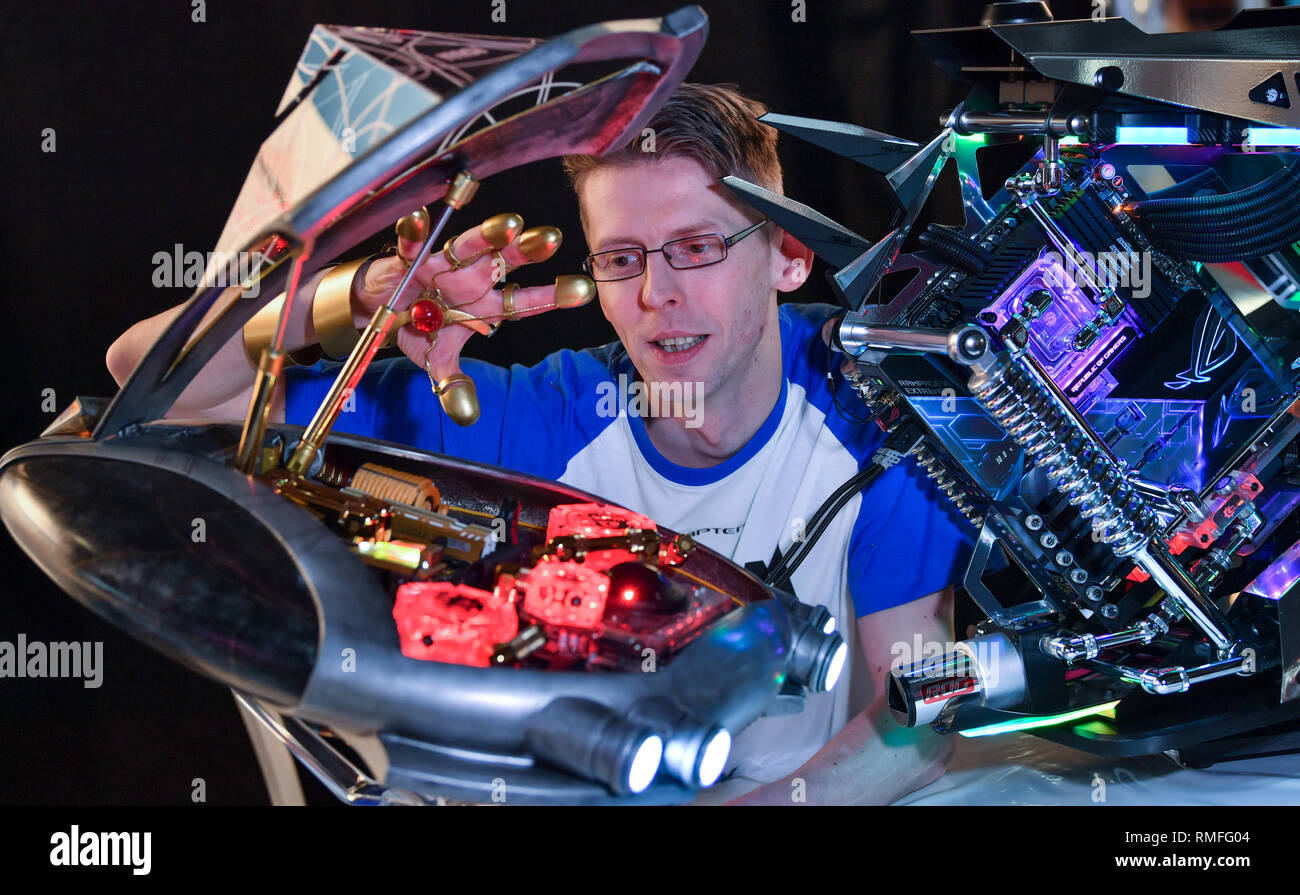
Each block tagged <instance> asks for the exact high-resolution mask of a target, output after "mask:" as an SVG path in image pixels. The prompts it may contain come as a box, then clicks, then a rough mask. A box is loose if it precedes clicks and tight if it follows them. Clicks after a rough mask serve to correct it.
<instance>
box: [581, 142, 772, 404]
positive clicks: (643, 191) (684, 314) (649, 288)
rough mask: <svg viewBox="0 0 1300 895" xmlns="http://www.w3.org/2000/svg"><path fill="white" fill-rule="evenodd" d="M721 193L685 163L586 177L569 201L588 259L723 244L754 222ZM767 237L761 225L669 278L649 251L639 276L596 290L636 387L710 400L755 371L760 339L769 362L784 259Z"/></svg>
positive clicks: (608, 169) (618, 168) (604, 170)
mask: <svg viewBox="0 0 1300 895" xmlns="http://www.w3.org/2000/svg"><path fill="white" fill-rule="evenodd" d="M725 190H726V188H725V187H723V186H721V185H719V184H717V183H716V182H715V181H714V180H713V179H712V178H711V177H710V176H709V175H708V173H707V172H706V171H705V169H704V167H703V166H702V165H700V163H699V162H697V161H695V160H694V159H689V158H680V157H678V158H667V159H662V160H654V161H647V162H644V163H640V162H638V163H635V164H629V165H610V166H602V167H598V168H595V169H593V170H592V171H591V172H589V173H588V174H587V176H586V177H585V178H584V180H583V182H582V187H581V190H580V193H579V201H580V202H581V204H582V210H583V219H584V224H585V229H586V235H587V244H588V246H589V251H591V252H593V253H594V252H603V251H608V250H610V249H620V248H628V247H632V246H639V247H641V248H645V249H658V248H660V247H661V246H662V245H663V244H664V243H665V242H670V241H672V240H675V239H681V238H683V237H686V236H696V235H700V234H704V233H717V234H720V235H722V236H732V235H734V234H736V233H737V232H739V231H741V230H744V229H745V228H746V227H748V226H750V225H751V224H753V223H756V222H757V220H759V219H758V218H757V217H756V216H755V215H754V213H753V212H752V211H749V212H748V213H747V212H746V211H743V210H742V209H741V208H740V207H739V206H738V205H736V204H733V202H732V201H730V200H729V199H727V198H724V197H723V193H724V192H725ZM773 231H774V232H776V233H779V232H780V231H776V230H775V227H774V225H772V224H767V225H765V226H764V227H763V228H762V229H760V230H759V231H757V232H756V233H753V234H751V235H749V236H747V237H746V238H744V239H742V240H741V241H739V242H737V243H736V244H735V245H733V246H732V247H731V248H729V249H728V250H727V258H726V260H724V261H722V262H720V263H717V264H712V265H709V266H707V267H700V268H694V269H690V270H675V269H673V268H671V267H669V266H668V262H667V260H665V258H664V256H663V254H662V253H659V252H656V253H655V254H650V255H647V256H646V268H645V272H644V273H642V274H641V275H640V276H638V277H634V278H632V279H627V280H618V281H614V282H606V283H599V284H598V290H599V294H600V305H601V309H602V310H603V311H604V312H605V316H606V317H607V318H608V319H609V322H610V323H611V324H613V326H614V330H615V332H617V333H618V337H619V339H620V340H621V341H622V343H623V346H624V347H625V348H626V349H627V352H628V355H629V356H630V357H631V359H632V363H633V364H634V365H635V366H636V368H637V370H638V371H639V372H640V374H641V377H642V378H643V379H645V380H646V381H647V382H663V381H670V382H671V381H680V382H699V383H703V389H704V394H705V395H715V396H716V395H718V394H720V393H721V394H726V393H727V387H728V385H733V386H734V384H735V383H736V382H737V381H738V380H739V379H741V378H743V377H744V376H746V375H748V374H749V373H751V372H753V371H754V370H755V367H756V364H757V362H758V360H759V358H758V354H759V351H758V349H759V346H760V344H764V339H765V338H766V339H769V340H770V339H775V340H776V345H777V346H778V351H777V357H778V359H779V356H780V355H779V344H780V343H779V334H778V333H777V332H776V331H775V327H776V325H777V323H776V321H777V317H776V297H775V296H776V291H775V290H776V289H777V288H779V287H780V286H781V281H782V277H783V271H785V270H786V268H787V259H786V258H785V257H784V256H783V255H782V254H781V252H780V251H779V250H778V248H777V246H776V245H774V243H775V242H776V241H777V240H775V239H774V238H773ZM796 285H797V284H796ZM785 288H793V287H792V286H786V287H785ZM665 340H674V341H672V342H667V343H666V342H665ZM683 340H686V341H683ZM767 344H771V343H770V342H769V343H767Z"/></svg>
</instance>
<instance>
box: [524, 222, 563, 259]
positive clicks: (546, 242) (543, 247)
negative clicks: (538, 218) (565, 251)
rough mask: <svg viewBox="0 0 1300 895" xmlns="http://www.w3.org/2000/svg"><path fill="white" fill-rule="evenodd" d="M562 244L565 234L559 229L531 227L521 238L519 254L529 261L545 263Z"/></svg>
mask: <svg viewBox="0 0 1300 895" xmlns="http://www.w3.org/2000/svg"><path fill="white" fill-rule="evenodd" d="M562 242H564V234H563V233H561V232H560V228H559V227H530V228H528V229H527V230H525V231H524V232H523V233H522V234H520V236H519V253H520V254H521V255H523V256H524V257H525V258H527V259H528V260H529V261H545V260H546V259H547V258H549V257H551V256H552V255H554V254H555V252H556V250H557V249H559V247H560V243H562Z"/></svg>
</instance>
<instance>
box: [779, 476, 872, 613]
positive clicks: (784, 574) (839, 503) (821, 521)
mask: <svg viewBox="0 0 1300 895" xmlns="http://www.w3.org/2000/svg"><path fill="white" fill-rule="evenodd" d="M884 471H885V467H883V466H881V465H880V464H879V463H876V462H874V461H873V462H872V463H871V464H870V465H869V466H867V467H866V468H865V469H862V470H860V471H858V472H857V473H855V474H854V475H853V477H852V478H850V479H849V480H848V481H846V482H845V483H844V484H843V485H840V486H839V487H838V488H836V489H835V491H834V493H832V494H831V496H830V497H828V498H826V500H825V501H824V502H823V503H822V505H821V506H820V507H818V508H817V512H815V513H813V515H812V518H811V519H809V520H808V525H807V526H806V527H805V529H804V538H803V540H802V541H801V542H800V543H799V546H798V547H797V548H795V549H792V550H791V551H790V552H789V553H787V554H786V555H785V556H784V557H782V558H781V561H780V562H778V563H777V564H776V565H775V566H773V567H772V568H771V569H770V570H769V571H768V573H767V577H766V578H765V579H764V583H765V584H767V585H769V586H771V587H786V586H788V585H789V583H790V576H791V575H793V574H794V572H795V570H796V569H797V568H799V565H800V563H802V562H803V561H804V559H805V558H807V556H808V554H809V553H810V552H811V551H812V548H813V546H814V545H815V544H816V543H817V539H818V538H820V537H821V536H822V533H823V532H824V531H825V530H826V527H827V526H828V525H830V522H831V520H832V519H833V518H835V515H836V514H837V513H838V512H839V511H840V510H841V509H843V508H844V505H845V504H846V503H848V502H849V501H850V500H852V499H853V496H854V495H855V494H857V493H858V492H859V491H861V490H862V489H864V488H866V487H867V486H868V485H870V484H871V483H872V482H874V481H875V480H876V477H877V476H878V475H880V474H881V473H882V472H884Z"/></svg>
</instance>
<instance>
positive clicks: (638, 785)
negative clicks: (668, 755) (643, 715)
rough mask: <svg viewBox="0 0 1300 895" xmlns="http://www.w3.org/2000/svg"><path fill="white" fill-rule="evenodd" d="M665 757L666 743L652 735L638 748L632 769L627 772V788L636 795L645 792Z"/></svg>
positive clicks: (633, 758)
mask: <svg viewBox="0 0 1300 895" xmlns="http://www.w3.org/2000/svg"><path fill="white" fill-rule="evenodd" d="M663 755H664V741H663V740H661V739H659V737H658V736H657V735H654V734H651V735H650V736H648V737H646V738H645V739H644V740H642V741H641V745H639V746H637V747H636V755H634V756H633V757H632V767H631V769H629V770H628V772H627V788H628V790H629V791H630V792H632V793H633V794H634V795H635V794H636V793H639V792H645V788H646V787H647V786H649V785H650V781H652V780H654V778H655V774H657V773H659V760H660V759H661V758H663Z"/></svg>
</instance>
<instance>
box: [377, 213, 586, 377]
mask: <svg viewBox="0 0 1300 895" xmlns="http://www.w3.org/2000/svg"><path fill="white" fill-rule="evenodd" d="M505 218H512V219H513V222H510V223H506V224H504V225H503V224H502V223H501V221H502V220H503V219H505ZM514 222H517V223H514ZM511 223H514V226H511ZM522 225H523V222H522V220H521V219H520V218H519V217H518V216H517V215H498V216H497V217H496V218H493V219H490V221H489V222H487V223H485V224H484V225H482V226H479V227H474V228H472V229H470V230H466V231H465V232H464V233H461V234H460V235H459V236H457V237H455V239H454V240H453V241H452V245H451V252H452V255H453V256H454V257H455V258H456V259H457V260H458V261H460V262H461V263H462V265H463V266H461V267H459V268H456V269H453V267H452V264H451V261H450V260H449V259H448V258H447V257H446V255H445V254H444V253H443V252H442V251H441V250H435V251H432V252H430V253H429V257H428V258H426V259H425V261H424V263H423V264H421V265H420V269H419V270H417V271H416V274H415V281H414V282H413V283H412V284H411V285H410V286H409V287H408V288H407V290H406V293H405V294H404V295H403V296H402V298H401V300H400V301H399V302H398V304H397V310H398V311H402V310H405V309H407V308H409V307H410V306H411V305H412V304H413V303H415V302H416V301H417V300H419V298H420V296H421V293H422V292H424V290H426V289H427V290H428V291H429V293H433V291H434V289H435V288H436V289H437V290H438V292H439V293H440V300H441V302H442V304H444V305H445V306H446V307H448V308H454V309H456V310H458V311H461V312H464V313H466V314H469V315H471V316H473V317H477V318H481V319H482V320H483V321H484V322H485V323H488V324H495V323H497V322H498V321H500V320H503V319H507V315H506V314H505V309H504V308H503V306H502V305H503V301H502V292H501V291H500V290H497V289H493V286H494V285H495V284H497V283H500V282H502V281H504V280H505V278H506V275H507V274H508V273H509V272H510V271H512V270H514V269H516V268H518V267H522V266H523V265H525V264H533V263H536V262H538V261H545V260H546V259H548V258H550V257H551V256H552V255H554V254H555V251H556V249H558V248H559V246H560V231H559V230H557V229H556V228H554V227H538V228H534V229H532V230H526V231H524V232H523V233H519V229H520V228H522ZM516 236H517V237H518V238H516ZM503 242H504V246H503V247H502V248H501V249H500V250H499V251H497V250H496V249H495V246H497V245H502V244H503ZM397 243H398V244H397V250H398V252H400V253H401V255H402V257H403V258H406V259H412V258H414V257H415V256H416V255H417V254H418V253H419V250H420V243H418V242H415V241H413V240H410V239H404V238H402V237H400V236H399V237H398V241H397ZM405 274H406V264H405V263H403V262H402V261H401V260H400V259H398V258H397V257H387V258H378V259H376V260H375V261H373V262H372V263H370V264H368V265H367V266H366V267H364V268H362V270H361V271H360V275H359V276H358V277H357V278H356V280H355V281H354V284H353V294H352V310H353V320H354V322H355V323H356V326H357V328H358V329H361V328H363V327H364V326H365V325H366V323H367V322H368V321H369V319H370V317H371V315H372V314H373V313H374V311H375V309H376V308H377V307H379V306H380V305H382V304H385V303H386V302H387V301H388V299H389V297H390V296H392V294H393V292H394V291H395V290H396V289H397V286H398V284H399V283H401V281H402V277H403V276H404V275H405ZM556 290H557V287H556V286H554V285H550V286H530V287H521V288H517V289H515V290H514V292H513V295H512V298H513V304H514V314H513V315H512V316H511V317H510V318H509V319H514V318H519V317H530V316H532V315H534V314H541V313H544V312H545V311H547V310H551V309H553V308H555V307H557V306H562V305H563V304H564V301H565V299H566V296H565V295H560V296H558V297H559V299H560V301H558V302H557V293H556ZM571 304H572V303H570V305H571ZM473 333H474V331H473V330H472V329H470V328H469V327H468V326H464V325H455V324H450V323H449V324H446V325H444V326H443V328H442V329H440V330H438V332H437V338H436V340H435V342H434V346H433V350H432V351H429V352H428V361H429V366H428V369H429V371H430V372H431V373H432V375H433V377H434V378H435V379H438V380H441V379H443V378H445V377H447V376H450V375H452V374H458V373H460V352H461V349H463V348H464V347H465V343H466V342H468V341H469V338H470V336H471V335H473ZM397 347H398V348H400V349H401V350H402V352H403V353H404V354H406V356H407V357H409V358H410V359H411V360H412V361H413V362H414V363H415V364H416V366H419V367H424V366H425V352H426V350H428V348H429V339H428V336H426V334H424V333H422V332H419V331H417V330H416V329H415V328H414V327H411V326H403V327H401V329H400V330H399V331H398V333H397Z"/></svg>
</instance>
